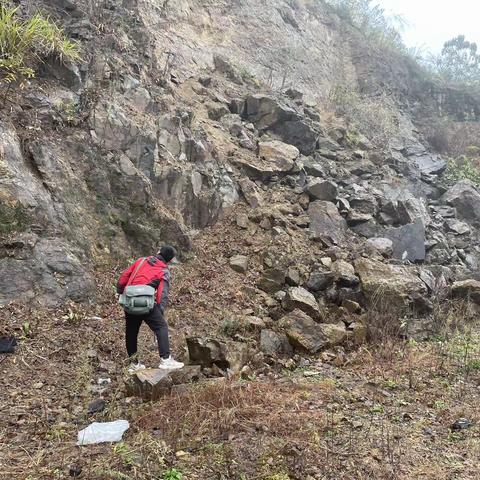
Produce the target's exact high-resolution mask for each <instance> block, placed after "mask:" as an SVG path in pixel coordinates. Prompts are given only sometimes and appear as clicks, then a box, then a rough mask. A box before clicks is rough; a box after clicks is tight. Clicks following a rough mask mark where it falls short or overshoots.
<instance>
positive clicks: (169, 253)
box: [158, 245, 177, 263]
mask: <svg viewBox="0 0 480 480" xmlns="http://www.w3.org/2000/svg"><path fill="white" fill-rule="evenodd" d="M158 253H159V255H160V256H161V257H162V258H163V259H164V260H165V261H166V262H167V263H168V262H170V260H172V258H173V257H175V256H176V255H177V251H176V250H175V249H174V248H173V247H172V246H171V245H164V246H163V247H162V248H161V249H160V251H159V252H158Z"/></svg>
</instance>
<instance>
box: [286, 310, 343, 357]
mask: <svg viewBox="0 0 480 480" xmlns="http://www.w3.org/2000/svg"><path fill="white" fill-rule="evenodd" d="M279 326H280V327H281V328H283V329H284V330H285V333H286V334H287V337H288V339H289V341H290V343H291V344H292V345H293V346H294V347H296V348H299V349H301V350H304V351H307V352H308V353H312V354H314V353H318V352H319V351H320V350H322V349H324V348H328V347H332V346H335V345H340V344H342V343H343V342H344V341H345V340H346V338H347V331H346V329H345V326H344V325H343V323H342V324H341V325H333V324H319V323H317V322H315V321H314V320H313V319H312V318H311V317H309V316H308V315H307V314H306V313H304V312H303V311H301V310H294V311H293V312H291V313H289V314H288V315H286V316H285V317H283V318H282V319H281V320H280V321H279Z"/></svg>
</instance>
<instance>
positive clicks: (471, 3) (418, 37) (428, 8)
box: [376, 0, 480, 52]
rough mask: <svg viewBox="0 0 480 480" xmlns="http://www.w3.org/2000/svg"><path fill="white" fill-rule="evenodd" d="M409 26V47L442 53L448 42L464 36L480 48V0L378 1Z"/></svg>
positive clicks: (406, 37)
mask: <svg viewBox="0 0 480 480" xmlns="http://www.w3.org/2000/svg"><path fill="white" fill-rule="evenodd" d="M376 1H377V3H378V4H379V5H381V6H382V7H383V8H385V10H386V11H387V12H389V13H397V14H400V15H402V17H403V18H404V19H405V20H406V21H407V23H408V25H407V26H406V28H405V31H404V33H403V38H404V41H405V43H406V44H407V46H409V47H424V48H425V49H426V50H431V51H432V52H439V51H440V50H441V49H442V46H443V44H444V42H445V41H446V40H450V39H451V38H453V37H456V36H458V35H460V34H464V35H465V36H466V38H467V40H469V41H471V42H477V44H478V45H479V47H480V24H479V19H480V1H479V0H450V1H447V0H376Z"/></svg>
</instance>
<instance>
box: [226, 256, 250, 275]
mask: <svg viewBox="0 0 480 480" xmlns="http://www.w3.org/2000/svg"><path fill="white" fill-rule="evenodd" d="M230 267H231V268H232V270H235V271H236V272H238V273H246V271H247V270H248V257H246V256H245V255H235V256H233V257H232V258H230Z"/></svg>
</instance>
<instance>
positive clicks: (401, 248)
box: [383, 220, 426, 262]
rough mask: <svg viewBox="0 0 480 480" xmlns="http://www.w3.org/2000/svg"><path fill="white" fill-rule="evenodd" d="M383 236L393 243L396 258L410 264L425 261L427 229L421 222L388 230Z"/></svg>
mask: <svg viewBox="0 0 480 480" xmlns="http://www.w3.org/2000/svg"><path fill="white" fill-rule="evenodd" d="M383 236H384V237H385V238H388V239H390V240H391V241H392V243H393V257H394V258H397V259H400V260H408V261H410V262H423V261H424V260H425V256H426V249H425V227H424V226H423V223H422V222H421V221H420V220H417V221H416V222H415V223H412V224H410V225H404V226H403V227H399V228H391V229H387V230H385V231H384V232H383Z"/></svg>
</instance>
